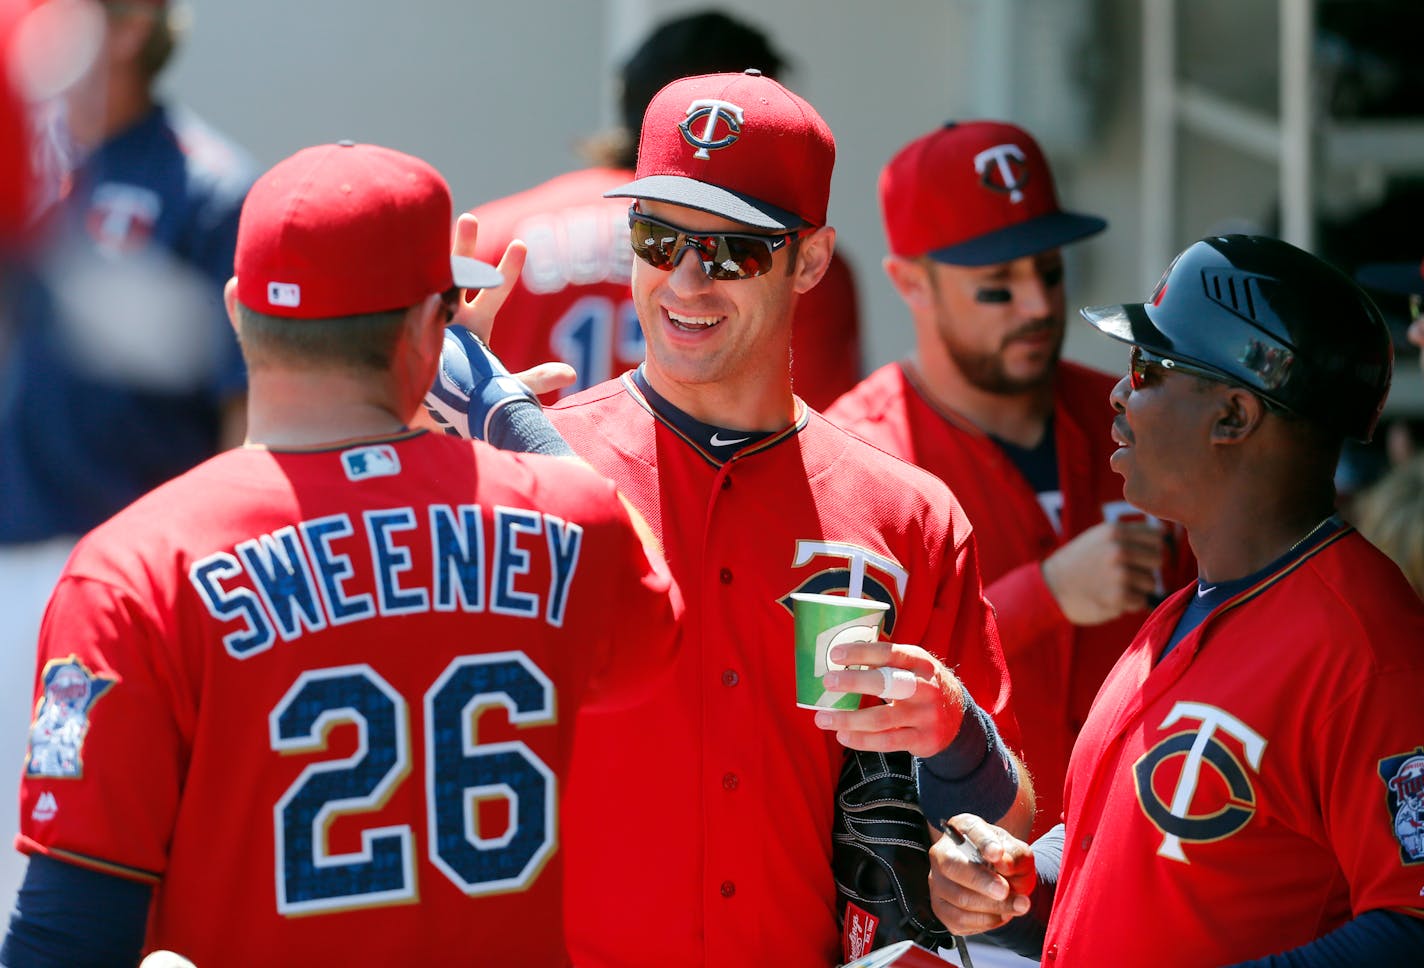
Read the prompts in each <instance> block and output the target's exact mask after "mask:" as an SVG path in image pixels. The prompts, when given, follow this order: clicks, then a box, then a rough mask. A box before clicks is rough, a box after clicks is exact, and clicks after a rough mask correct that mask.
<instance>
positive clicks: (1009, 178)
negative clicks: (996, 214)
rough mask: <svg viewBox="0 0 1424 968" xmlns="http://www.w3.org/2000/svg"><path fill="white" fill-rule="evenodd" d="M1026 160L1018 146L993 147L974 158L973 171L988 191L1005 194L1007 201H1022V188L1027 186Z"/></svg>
mask: <svg viewBox="0 0 1424 968" xmlns="http://www.w3.org/2000/svg"><path fill="white" fill-rule="evenodd" d="M1026 164H1027V159H1025V158H1024V153H1023V149H1022V148H1020V147H1019V146H1018V145H1011V144H1006V145H994V147H992V148H985V149H984V150H983V151H981V152H979V153H978V154H977V155H975V156H974V170H975V171H977V172H978V173H979V181H980V183H981V184H983V186H984V187H985V188H987V189H989V190H990V191H993V192H999V193H1001V194H1003V193H1007V194H1008V196H1009V201H1011V202H1014V203H1018V202H1021V201H1023V197H1024V195H1023V187H1024V186H1025V185H1027V184H1028V171H1027V170H1026V168H1025V165H1026Z"/></svg>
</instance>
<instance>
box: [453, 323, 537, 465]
mask: <svg viewBox="0 0 1424 968" xmlns="http://www.w3.org/2000/svg"><path fill="white" fill-rule="evenodd" d="M516 400H528V401H529V402H531V403H533V404H534V405H535V406H536V407H537V406H538V405H539V398H538V397H536V396H534V394H533V392H532V391H530V389H529V388H528V387H526V386H525V385H524V384H523V383H521V382H519V380H517V379H516V378H515V377H514V376H512V375H511V374H510V372H509V370H507V369H505V366H504V364H503V363H501V362H500V361H499V357H497V356H495V355H494V353H492V352H491V351H490V348H489V347H488V346H486V345H485V344H484V341H483V340H481V339H480V338H479V337H478V336H476V335H475V334H474V333H472V332H470V331H469V330H468V329H466V328H465V327H464V326H460V325H458V324H456V325H454V326H448V327H446V329H445V345H444V346H443V347H442V348H441V350H440V368H439V370H438V371H437V372H436V374H435V384H434V385H433V386H432V387H431V388H430V391H429V392H428V393H426V394H425V409H426V410H427V411H429V412H430V416H431V417H432V418H433V419H434V420H435V422H436V423H438V424H440V425H441V426H442V427H444V428H445V432H446V433H447V434H454V435H456V436H459V437H464V438H466V439H467V440H469V439H474V440H488V439H489V431H490V420H491V418H492V417H493V416H494V415H495V413H496V412H498V411H499V409H500V408H501V407H504V406H506V405H508V404H510V403H513V402H514V401H516Z"/></svg>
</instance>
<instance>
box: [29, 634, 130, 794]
mask: <svg viewBox="0 0 1424 968" xmlns="http://www.w3.org/2000/svg"><path fill="white" fill-rule="evenodd" d="M40 679H41V682H43V684H44V695H43V696H42V697H41V698H40V702H39V707H38V708H37V709H36V710H35V719H34V722H33V723H31V724H30V750H29V755H28V756H27V757H26V758H25V775H26V776H49V777H57V778H65V777H69V778H76V777H80V776H83V774H84V761H83V760H82V759H81V757H80V752H81V750H82V749H83V747H84V737H85V735H86V734H87V733H88V732H89V707H91V706H93V705H94V703H96V702H98V701H99V698H100V697H101V696H103V695H104V693H105V692H107V691H108V690H109V687H110V686H112V685H113V684H114V683H115V682H116V681H117V680H116V679H115V678H114V677H112V676H96V675H94V674H93V673H92V672H90V671H89V670H88V669H87V668H85V667H84V663H83V662H80V661H79V659H78V657H77V656H73V655H71V656H69V657H68V658H67V659H51V660H50V661H49V662H47V663H45V667H44V672H42V673H41V674H40Z"/></svg>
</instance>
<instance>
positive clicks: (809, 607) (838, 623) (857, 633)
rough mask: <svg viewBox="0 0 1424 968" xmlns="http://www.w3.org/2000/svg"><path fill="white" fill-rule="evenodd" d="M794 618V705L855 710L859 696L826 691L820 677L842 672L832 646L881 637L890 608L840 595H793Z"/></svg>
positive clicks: (852, 693) (871, 640)
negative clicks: (831, 655)
mask: <svg viewBox="0 0 1424 968" xmlns="http://www.w3.org/2000/svg"><path fill="white" fill-rule="evenodd" d="M791 611H792V614H793V615H794V616H795V619H796V705H798V706H800V707H801V708H802V709H857V708H859V706H860V693H857V692H827V691H826V688H825V687H824V686H823V685H821V677H822V676H824V675H825V674H826V673H827V672H834V671H835V670H837V669H844V668H845V666H843V665H840V664H839V663H836V662H832V661H831V660H830V659H829V658H828V657H827V653H828V652H829V651H830V648H831V646H833V645H839V644H842V643H845V642H874V641H875V640H876V639H878V638H880V629H881V626H882V625H884V623H885V613H886V612H888V611H890V606H889V605H887V604H885V603H884V602H877V601H874V600H872V599H868V598H846V597H844V596H841V595H800V594H796V595H792V596H791Z"/></svg>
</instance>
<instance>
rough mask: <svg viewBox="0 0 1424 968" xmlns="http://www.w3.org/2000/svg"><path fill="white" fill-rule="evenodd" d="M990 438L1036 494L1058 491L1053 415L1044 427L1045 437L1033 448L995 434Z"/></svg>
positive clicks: (1056, 448)
mask: <svg viewBox="0 0 1424 968" xmlns="http://www.w3.org/2000/svg"><path fill="white" fill-rule="evenodd" d="M988 437H989V439H990V440H992V441H993V442H994V443H995V444H997V445H998V446H999V449H1000V450H1002V451H1003V452H1004V456H1006V457H1008V459H1009V460H1010V461H1011V462H1012V463H1013V465H1014V466H1015V467H1017V468H1018V470H1019V473H1020V474H1022V475H1023V476H1024V480H1026V481H1028V484H1029V487H1031V488H1033V491H1034V493H1035V494H1046V493H1048V492H1050V491H1056V490H1058V447H1057V441H1056V440H1055V439H1054V433H1053V417H1052V416H1051V415H1050V416H1049V418H1048V421H1047V422H1046V423H1045V424H1044V426H1043V437H1042V438H1040V439H1039V441H1038V443H1037V444H1035V445H1034V446H1032V447H1020V446H1019V445H1018V444H1015V443H1012V442H1010V441H1007V440H1004V439H1003V438H1002V437H995V436H994V435H993V434H989V435H988Z"/></svg>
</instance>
